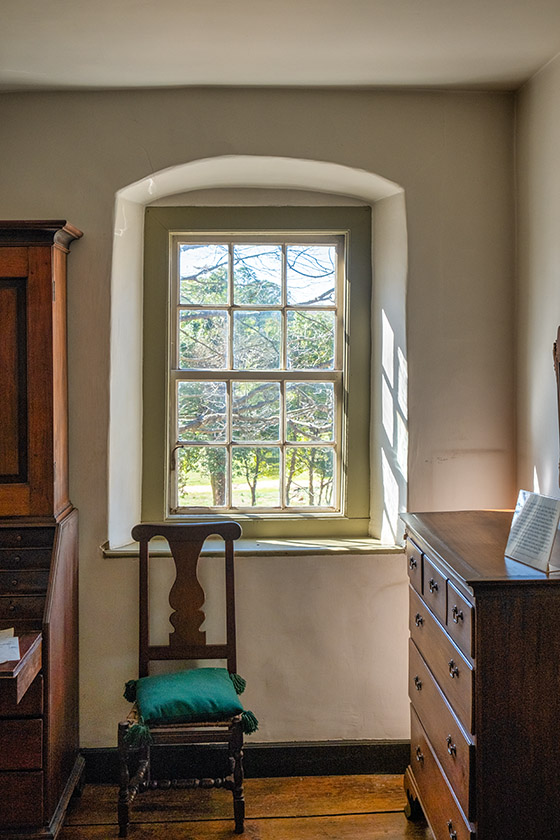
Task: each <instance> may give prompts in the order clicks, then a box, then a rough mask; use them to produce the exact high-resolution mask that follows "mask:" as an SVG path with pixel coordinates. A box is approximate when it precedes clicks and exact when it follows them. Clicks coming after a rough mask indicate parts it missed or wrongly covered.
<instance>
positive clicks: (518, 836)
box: [403, 511, 560, 840]
mask: <svg viewBox="0 0 560 840" xmlns="http://www.w3.org/2000/svg"><path fill="white" fill-rule="evenodd" d="M403 520H404V522H405V525H406V530H407V535H406V536H407V561H408V569H409V577H410V642H409V645H410V656H409V664H410V667H409V695H410V701H411V759H410V766H409V767H408V769H407V772H406V775H405V788H406V792H407V797H408V802H409V805H408V808H407V815H408V816H409V817H410V818H414V817H415V816H416V815H418V814H420V813H421V812H422V811H423V812H424V814H425V816H426V819H427V820H428V823H429V824H430V827H431V829H432V832H433V834H434V836H435V838H436V840H475V838H476V840H557V838H559V837H560V810H559V809H558V808H557V807H556V799H557V796H558V791H559V790H560V727H559V722H560V632H559V629H560V574H559V573H554V574H551V575H549V576H548V577H547V576H546V575H545V574H543V573H541V572H539V571H537V570H534V569H531V568H530V567H528V566H524V565H522V564H520V563H516V562H515V561H510V560H509V559H506V558H505V557H504V551H505V546H506V542H507V537H508V533H509V528H510V523H511V513H508V512H496V511H462V512H444V513H427V514H406V515H403Z"/></svg>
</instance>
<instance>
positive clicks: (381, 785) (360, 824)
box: [59, 775, 432, 840]
mask: <svg viewBox="0 0 560 840" xmlns="http://www.w3.org/2000/svg"><path fill="white" fill-rule="evenodd" d="M245 798H246V803H247V819H246V822H245V834H244V835H243V836H244V837H245V838H246V840H366V838H367V840H380V838H383V840H432V835H431V833H430V831H429V829H428V828H427V827H426V824H425V823H424V822H420V823H410V822H409V821H408V820H407V819H406V817H405V816H404V814H403V808H404V803H405V799H404V794H403V787H402V777H401V776H381V775H376V776H306V777H305V778H280V779H247V780H246V782H245ZM116 800H117V789H116V787H115V786H114V785H86V787H85V790H84V792H83V795H82V797H81V799H78V798H75V799H73V800H72V803H71V805H70V808H69V809H68V813H67V817H66V822H65V825H64V827H63V829H62V831H61V833H60V835H59V840H101V839H102V838H103V840H105V838H111V837H116V836H117V834H118V830H117V820H116ZM236 836H237V835H235V834H234V832H233V820H232V804H231V794H228V793H227V792H226V791H220V790H204V791H201V790H199V791H185V790H182V791H175V790H173V791H165V792H164V791H149V792H147V793H145V794H143V795H141V796H139V797H138V798H137V799H136V801H135V803H134V806H133V812H132V824H131V826H130V831H129V838H130V840H147V838H151V840H160V838H161V840H162V839H163V838H165V840H206V839H207V838H208V840H211V838H212V840H225V838H228V839H229V840H233V838H234V837H236Z"/></svg>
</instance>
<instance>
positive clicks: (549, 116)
mask: <svg viewBox="0 0 560 840" xmlns="http://www.w3.org/2000/svg"><path fill="white" fill-rule="evenodd" d="M559 99H560V58H556V59H555V60H554V61H553V62H551V63H549V64H548V65H547V66H546V67H545V68H544V69H543V70H541V71H540V72H539V73H538V74H537V75H536V76H535V77H534V78H533V79H532V80H531V81H530V82H528V84H526V85H525V87H524V88H523V89H522V90H521V92H520V94H519V97H518V119H517V150H518V151H517V173H518V174H517V179H518V196H519V198H518V220H519V221H518V243H519V244H518V253H519V281H518V312H517V328H518V351H517V371H518V373H517V413H518V477H517V480H518V485H519V487H520V488H524V489H527V490H533V489H534V490H536V491H538V492H541V493H545V494H546V495H550V496H555V497H556V498H558V496H559V489H558V454H559V453H558V419H557V418H558V412H557V403H556V380H555V377H554V371H553V367H552V343H553V341H554V340H555V339H556V333H557V329H558V325H559V324H560V233H559V231H560V167H559V166H558V154H559V149H560V109H559V108H558V102H559Z"/></svg>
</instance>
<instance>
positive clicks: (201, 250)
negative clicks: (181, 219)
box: [179, 244, 229, 305]
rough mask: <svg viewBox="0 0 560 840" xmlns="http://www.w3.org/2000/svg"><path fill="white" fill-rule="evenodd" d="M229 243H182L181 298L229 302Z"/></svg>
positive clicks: (192, 302)
mask: <svg viewBox="0 0 560 840" xmlns="http://www.w3.org/2000/svg"><path fill="white" fill-rule="evenodd" d="M228 253H229V248H228V246H227V245H215V244H206V245H197V244H192V245H191V244H189V245H187V244H183V245H180V246H179V301H180V303H191V304H206V305H208V304H212V303H214V304H217V303H222V304H223V303H227V302H228Z"/></svg>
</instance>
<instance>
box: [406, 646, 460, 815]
mask: <svg viewBox="0 0 560 840" xmlns="http://www.w3.org/2000/svg"><path fill="white" fill-rule="evenodd" d="M408 690H409V696H410V700H411V702H412V705H413V706H414V709H415V711H416V713H417V715H418V717H419V718H420V720H421V722H422V726H423V727H424V729H425V731H426V734H427V736H428V738H429V740H430V743H431V745H432V748H433V750H434V752H435V754H436V755H437V757H438V759H439V763H440V765H441V767H442V769H443V772H444V773H445V775H446V776H447V778H448V780H449V783H450V785H451V787H452V788H453V791H454V793H455V796H456V798H457V800H458V802H459V804H460V806H461V808H462V810H463V812H464V813H465V814H466V815H467V817H468V818H469V819H471V820H473V819H474V818H475V808H474V805H475V799H474V783H473V782H474V746H473V744H472V743H471V742H470V741H469V740H468V739H467V737H466V736H465V734H464V733H463V731H462V729H461V727H460V726H459V724H458V722H457V719H456V718H455V715H454V714H453V712H452V711H451V709H450V707H449V705H448V704H447V702H446V701H445V698H444V696H443V694H442V693H441V691H440V689H439V688H438V685H437V683H436V681H435V680H434V678H433V677H432V675H431V673H430V670H429V668H428V666H427V665H426V663H425V662H424V660H423V659H422V657H421V656H420V653H419V652H418V650H417V648H416V645H415V644H414V642H413V641H410V642H409V689H408Z"/></svg>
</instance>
